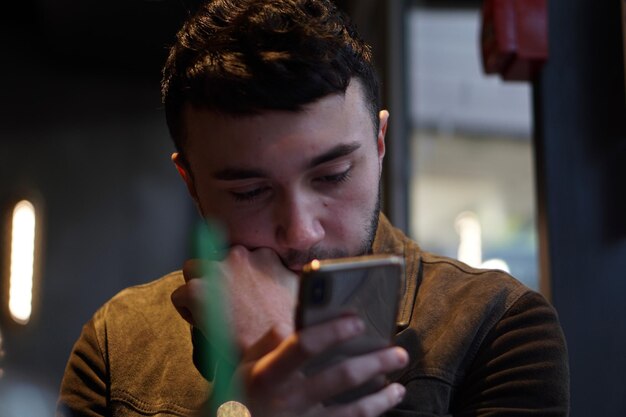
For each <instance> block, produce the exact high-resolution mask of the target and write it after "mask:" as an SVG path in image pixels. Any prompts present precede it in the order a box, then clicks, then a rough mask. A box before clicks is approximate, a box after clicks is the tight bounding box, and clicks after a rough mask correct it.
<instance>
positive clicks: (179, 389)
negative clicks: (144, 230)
mask: <svg viewBox="0 0 626 417" xmlns="http://www.w3.org/2000/svg"><path fill="white" fill-rule="evenodd" d="M162 89H163V99H164V104H165V110H166V117H167V121H168V126H169V128H170V133H171V135H172V137H173V139H174V142H175V144H176V148H177V152H176V153H175V154H174V155H173V158H172V159H173V161H174V163H175V165H176V168H177V169H178V171H179V173H180V175H181V177H182V178H183V180H184V181H185V183H186V185H187V187H188V189H189V192H190V194H191V196H192V197H193V199H194V200H195V202H196V205H197V207H198V210H199V211H200V213H201V214H202V216H203V217H205V218H210V219H216V220H218V221H219V222H220V223H221V224H222V225H223V226H224V228H225V230H226V232H227V234H228V240H229V244H230V246H229V250H228V252H227V254H226V255H225V256H224V257H223V258H222V259H216V260H213V261H207V262H208V263H209V265H210V266H211V268H212V269H213V270H214V271H217V275H218V277H219V282H221V283H223V284H224V286H225V288H226V291H227V294H228V298H229V301H230V308H229V311H228V316H229V317H230V318H229V319H228V320H229V321H228V323H225V324H226V325H227V326H229V327H230V328H232V330H233V334H234V335H235V342H236V345H237V348H238V349H239V352H240V356H238V357H237V364H236V366H237V369H236V375H237V376H238V377H239V380H240V381H241V385H242V390H243V396H242V397H241V398H237V399H240V400H241V401H242V402H243V403H244V404H245V407H247V410H248V411H249V413H250V414H251V415H252V416H254V417H260V416H318V415H319V416H344V415H345V416H378V415H381V414H383V413H387V414H385V415H398V416H399V415H402V416H405V415H406V416H445V415H448V416H449V415H454V416H470V415H472V416H526V415H542V416H563V415H566V414H567V412H568V369H567V361H566V351H565V342H564V339H563V335H562V332H561V329H560V327H559V324H558V320H557V318H556V315H555V313H554V310H553V309H552V308H551V307H550V306H549V305H548V304H547V303H546V301H545V300H544V299H543V298H542V297H541V296H540V295H538V294H536V293H534V292H532V291H530V290H528V289H527V288H525V287H524V286H522V285H521V284H520V283H518V282H517V281H515V280H514V279H512V278H510V277H509V276H507V275H506V274H504V273H502V272H498V271H486V270H475V269H472V268H470V267H468V266H466V265H463V264H461V263H459V262H456V261H454V260H451V259H447V258H442V257H437V256H435V255H432V254H428V253H425V252H421V251H420V249H419V248H418V246H417V245H416V244H415V243H414V242H412V241H410V240H409V239H408V238H406V237H405V236H404V235H403V234H402V233H401V232H399V231H398V230H396V229H394V228H393V227H392V226H391V225H390V224H389V222H388V221H387V220H386V218H385V217H384V216H383V215H382V214H380V213H379V201H380V192H379V188H380V187H379V184H380V174H381V170H382V161H383V156H384V154H385V142H384V139H385V133H386V130H387V126H388V118H389V114H388V112H387V111H384V110H382V111H380V110H379V109H380V99H379V93H378V83H377V81H376V76H375V73H374V70H373V68H372V63H371V56H370V50H369V48H368V46H367V45H365V44H364V43H363V41H362V40H361V39H360V38H358V36H357V34H356V32H355V30H354V28H353V27H352V26H350V24H349V23H348V22H347V19H346V18H345V16H344V15H343V14H341V13H340V12H338V11H337V10H336V9H335V7H334V6H333V5H332V3H331V2H330V1H327V0H258V1H245V0H241V1H233V0H216V1H212V2H209V3H207V4H206V5H204V6H203V7H202V8H201V9H200V10H199V11H198V13H197V15H195V16H194V17H192V18H191V19H190V20H189V21H188V22H187V23H186V24H185V26H184V27H183V28H182V29H181V31H180V32H179V34H178V37H177V42H176V44H175V45H174V47H173V48H172V49H171V52H170V56H169V59H168V61H167V63H166V66H165V69H164V78H163V86H162ZM370 252H374V253H392V254H397V255H401V256H404V258H405V263H406V276H405V285H404V290H403V295H402V300H401V303H400V311H399V313H398V320H397V322H398V334H397V336H396V339H395V342H396V345H397V346H394V347H390V348H387V349H383V350H380V351H375V352H372V353H369V354H366V355H363V356H358V357H354V358H349V359H347V360H345V361H343V362H341V363H339V364H337V365H334V366H332V367H330V368H328V369H326V370H323V371H321V372H319V373H317V374H314V375H311V376H304V375H303V373H302V372H301V367H302V365H303V364H304V363H305V362H306V361H307V360H308V359H309V358H311V357H315V356H317V355H319V354H321V353H323V352H324V351H326V350H327V349H329V348H331V347H332V346H334V345H336V344H338V343H340V342H342V341H344V340H348V339H351V338H353V337H357V336H358V334H359V333H360V332H362V331H363V323H362V322H361V321H360V320H359V319H358V318H357V317H344V318H341V319H337V320H333V321H330V322H327V323H324V324H321V325H318V326H315V327H311V328H308V329H305V330H302V331H294V328H293V324H292V321H293V310H294V302H295V301H294V297H295V295H294V294H295V291H296V288H297V285H298V274H299V273H300V271H301V269H302V267H303V265H304V264H305V263H306V262H308V261H310V260H312V259H315V258H318V259H324V258H334V257H343V256H357V255H363V254H366V253H370ZM203 265H204V264H203V263H201V262H199V261H191V262H188V263H187V264H186V265H185V268H184V271H183V273H181V272H174V273H172V274H170V275H168V276H166V277H164V278H162V279H160V280H157V281H155V282H153V283H150V284H146V285H144V286H140V287H135V288H130V289H127V290H125V291H123V292H122V293H120V294H118V295H117V296H116V297H114V298H113V299H112V300H111V301H109V302H108V303H107V304H105V306H103V307H102V308H101V309H100V310H99V311H98V312H97V313H96V314H95V316H94V317H93V319H92V320H91V321H90V322H89V323H88V324H87V325H86V326H85V327H84V329H83V333H82V335H81V337H80V339H79V340H78V342H77V343H76V345H75V347H74V350H73V352H72V355H71V357H70V361H69V363H68V366H67V369H66V374H65V377H64V380H63V384H62V389H61V396H60V401H59V414H60V415H71V416H75V415H80V416H83V415H84V416H105V415H106V416H109V415H112V416H139V415H191V414H193V413H194V412H195V411H196V410H199V409H201V408H202V406H203V404H204V403H205V402H206V401H207V399H208V398H209V397H210V396H211V387H212V386H213V385H212V383H213V380H215V381H218V382H222V383H223V382H224V381H220V377H219V371H218V368H219V365H220V364H219V361H218V363H217V365H215V369H216V370H215V372H216V373H215V374H214V375H208V376H207V378H206V379H205V378H204V377H203V376H202V375H201V374H200V372H199V371H198V369H197V367H196V366H195V365H194V361H193V350H194V345H193V343H192V340H191V334H192V331H190V325H189V324H188V323H187V322H189V323H191V324H192V325H193V326H194V329H196V330H199V331H200V332H201V333H204V334H208V333H209V332H210V326H209V324H208V323H206V322H205V321H204V314H202V311H203V310H204V308H205V307H206V303H207V302H208V301H207V300H206V299H205V297H204V295H205V294H206V287H207V286H208V285H209V283H208V280H207V279H205V278H203V277H202V274H201V273H200V271H201V270H202V268H203ZM209 339H210V338H209ZM208 343H212V341H211V340H208ZM215 375H217V376H215ZM383 377H387V378H388V379H389V381H390V383H389V384H387V385H386V386H384V387H383V388H382V389H380V390H379V391H377V392H374V393H372V394H371V395H368V396H365V397H362V398H360V399H357V400H355V401H354V402H352V403H348V404H341V405H329V406H325V405H324V404H328V400H329V399H331V398H332V397H334V396H335V395H337V394H339V393H341V392H343V391H345V390H348V389H350V388H354V387H357V386H359V385H361V384H364V383H366V382H368V381H370V380H375V379H381V378H383ZM209 381H211V382H209ZM244 412H246V411H245V409H244ZM242 415H243V414H242Z"/></svg>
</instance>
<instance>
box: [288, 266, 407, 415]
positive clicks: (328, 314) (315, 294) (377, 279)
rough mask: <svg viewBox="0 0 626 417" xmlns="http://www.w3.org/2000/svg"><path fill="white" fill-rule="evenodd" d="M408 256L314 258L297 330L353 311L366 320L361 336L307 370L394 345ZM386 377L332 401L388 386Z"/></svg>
mask: <svg viewBox="0 0 626 417" xmlns="http://www.w3.org/2000/svg"><path fill="white" fill-rule="evenodd" d="M403 279H404V259H403V258H402V257H399V256H392V255H368V256H361V257H353V258H339V259H329V260H321V261H318V260H314V261H312V262H310V263H309V264H307V265H305V267H304V268H303V275H302V278H301V281H300V291H299V295H298V305H297V308H296V319H295V322H296V328H297V329H303V328H306V327H309V326H312V325H316V324H320V323H323V322H325V321H328V320H331V319H334V318H338V317H342V316H345V315H348V314H356V315H358V316H359V317H360V318H361V319H362V320H363V322H364V323H365V327H366V329H365V331H364V332H363V334H361V335H360V336H358V337H356V338H354V339H351V340H349V341H347V342H344V343H342V344H340V345H338V346H336V347H334V348H331V349H330V350H328V351H327V352H326V353H325V354H323V355H320V356H319V357H315V358H313V359H311V360H310V361H309V362H307V363H306V364H305V366H304V368H303V371H304V373H305V374H307V375H311V374H314V373H317V372H319V371H321V370H323V369H325V368H327V367H329V366H332V365H334V364H337V363H339V362H341V361H343V360H345V359H347V358H349V357H352V356H357V355H362V354H365V353H368V352H372V351H375V350H379V349H383V348H385V347H388V346H390V345H391V343H392V340H393V337H394V334H395V329H396V315H397V311H398V303H399V299H400V292H401V286H402V282H403ZM384 383H385V381H377V382H370V383H368V384H366V385H364V386H362V387H358V388H357V389H355V390H350V391H348V392H346V393H344V394H341V395H340V396H338V397H335V398H333V400H332V403H346V402H351V401H354V400H355V399H357V398H360V397H361V396H363V395H367V394H369V393H372V392H375V391H377V390H378V389H380V388H382V386H383V385H384Z"/></svg>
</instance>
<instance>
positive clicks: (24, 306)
mask: <svg viewBox="0 0 626 417" xmlns="http://www.w3.org/2000/svg"><path fill="white" fill-rule="evenodd" d="M34 261H35V207H34V206H33V205H32V204H31V203H30V202H29V201H26V200H22V201H20V202H19V203H17V204H16V205H15V208H14V209H13V221H12V226H11V263H10V265H11V269H10V274H11V275H10V280H9V312H10V313H11V317H12V318H13V320H15V321H16V322H17V323H20V324H26V323H28V320H30V315H31V312H32V299H33V270H34V268H33V267H34Z"/></svg>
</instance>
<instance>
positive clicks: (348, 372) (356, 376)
mask: <svg viewBox="0 0 626 417" xmlns="http://www.w3.org/2000/svg"><path fill="white" fill-rule="evenodd" d="M339 374H340V375H341V376H340V378H341V380H342V381H343V383H344V385H348V386H351V387H352V386H356V385H359V384H360V383H361V382H362V381H361V380H362V378H361V375H360V373H359V372H358V370H357V369H356V368H355V367H354V366H349V365H348V364H343V365H341V366H340V367H339Z"/></svg>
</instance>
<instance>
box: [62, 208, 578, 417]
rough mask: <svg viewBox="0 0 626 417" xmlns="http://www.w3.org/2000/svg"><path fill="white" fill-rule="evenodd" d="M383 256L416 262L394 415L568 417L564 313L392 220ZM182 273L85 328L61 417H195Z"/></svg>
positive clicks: (202, 384) (126, 299)
mask: <svg viewBox="0 0 626 417" xmlns="http://www.w3.org/2000/svg"><path fill="white" fill-rule="evenodd" d="M373 252H374V253H391V254H396V255H400V256H403V257H404V259H405V279H404V289H403V295H402V298H401V302H400V306H399V312H398V317H397V329H398V332H397V335H396V339H395V341H396V344H397V345H400V346H402V347H404V348H405V349H406V350H407V351H408V352H409V356H410V362H409V366H408V367H407V368H406V369H404V370H403V371H401V372H399V373H397V374H394V375H392V376H391V379H394V380H397V381H399V382H401V383H402V384H404V385H405V387H406V388H407V392H406V394H405V397H404V400H403V401H402V402H401V403H400V404H399V405H397V406H396V407H395V408H394V409H393V410H391V411H389V412H388V413H386V415H389V416H421V417H426V416H508V417H510V416H530V415H532V416H566V415H568V411H569V370H568V362H567V351H566V345H565V339H564V336H563V333H562V330H561V327H560V325H559V322H558V318H557V315H556V313H555V310H554V309H553V308H552V307H551V306H550V305H549V303H548V302H547V301H546V300H545V299H544V298H543V297H542V296H541V295H540V294H538V293H536V292H534V291H532V290H530V289H528V288H527V287H525V286H524V285H522V284H521V283H520V282H518V281H517V280H515V279H514V278H512V277H510V276H509V275H508V274H506V273H504V272H502V271H496V270H479V269H473V268H470V267H468V266H467V265H465V264H463V263H461V262H458V261H455V260H452V259H449V258H445V257H441V256H436V255H433V254H430V253H426V252H422V251H421V250H420V248H419V247H418V245H417V244H416V243H415V242H413V241H411V240H410V239H408V238H407V237H406V236H405V235H404V234H403V233H402V232H401V231H399V230H397V229H395V228H393V227H392V226H391V224H390V223H389V222H388V221H387V219H386V218H385V217H384V216H382V215H381V218H380V223H379V227H378V229H377V234H376V238H375V241H374V244H373ZM183 283H184V279H183V276H182V273H181V272H180V271H177V272H173V273H171V274H169V275H166V276H165V277H163V278H161V279H159V280H156V281H153V282H151V283H148V284H145V285H140V286H136V287H132V288H128V289H126V290H123V291H122V292H120V293H119V294H117V295H116V296H115V297H113V298H112V299H111V300H110V301H108V302H107V303H106V304H105V305H104V306H102V307H101V308H100V309H99V310H98V311H97V312H96V313H95V315H94V316H93V318H92V319H91V320H90V321H89V322H88V323H87V324H85V326H84V327H83V330H82V334H81V336H80V337H79V339H78V341H77V342H76V344H75V346H74V348H73V350H72V352H71V355H70V358H69V361H68V364H67V367H66V371H65V375H64V378H63V382H62V384H61V392H60V397H59V403H58V409H57V416H59V417H60V416H94V417H95V416H112V417H131V416H133V417H136V416H146V415H149V416H187V415H193V413H194V412H195V411H196V410H198V409H200V408H201V407H202V405H203V403H204V402H205V401H206V400H207V398H208V395H209V392H210V383H209V382H207V380H206V379H204V378H203V377H202V375H201V374H200V372H199V371H198V369H197V368H196V366H195V365H194V363H193V360H192V351H193V346H192V343H191V332H190V327H189V324H188V323H187V322H185V321H184V320H183V319H182V318H181V317H180V316H179V314H178V313H177V312H176V310H175V309H174V307H173V305H172V303H171V301H170V295H171V293H172V292H173V291H174V290H175V289H176V288H178V287H179V286H180V285H182V284H183Z"/></svg>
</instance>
